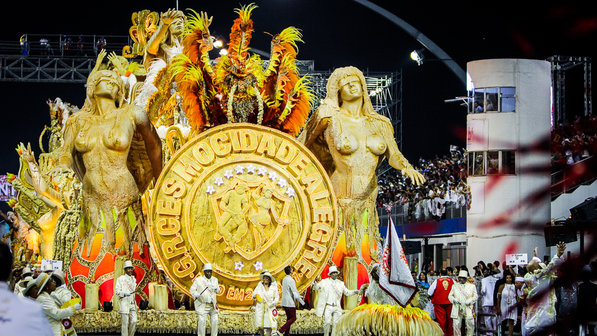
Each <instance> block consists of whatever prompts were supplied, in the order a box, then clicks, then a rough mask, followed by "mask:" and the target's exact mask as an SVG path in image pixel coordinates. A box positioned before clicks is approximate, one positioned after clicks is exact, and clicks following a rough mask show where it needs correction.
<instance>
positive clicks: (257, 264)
mask: <svg viewBox="0 0 597 336" xmlns="http://www.w3.org/2000/svg"><path fill="white" fill-rule="evenodd" d="M253 267H255V270H256V271H261V270H262V269H263V263H262V262H261V261H257V262H256V263H255V264H253Z"/></svg>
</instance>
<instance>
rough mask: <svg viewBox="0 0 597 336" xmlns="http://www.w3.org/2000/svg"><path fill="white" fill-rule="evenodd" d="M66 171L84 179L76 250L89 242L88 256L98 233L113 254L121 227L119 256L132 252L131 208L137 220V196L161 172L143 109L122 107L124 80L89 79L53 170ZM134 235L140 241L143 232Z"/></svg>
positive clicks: (109, 75)
mask: <svg viewBox="0 0 597 336" xmlns="http://www.w3.org/2000/svg"><path fill="white" fill-rule="evenodd" d="M67 169H72V170H74V171H75V173H76V174H77V176H78V177H79V179H80V180H81V181H82V196H83V223H82V225H81V226H80V227H79V246H80V247H81V248H82V247H83V246H84V245H85V243H87V255H89V253H90V250H91V247H92V245H93V244H92V243H93V240H94V238H95V235H96V233H100V232H101V231H102V230H103V231H104V232H103V234H104V236H103V239H102V249H103V248H105V249H106V251H110V252H113V251H115V249H116V246H115V232H116V230H117V229H118V228H119V227H122V232H123V236H124V237H123V239H122V242H123V243H122V245H121V246H120V252H121V253H122V254H127V255H128V254H130V253H132V251H131V247H132V244H133V238H134V237H133V236H132V234H133V233H132V232H130V231H131V230H130V228H131V225H130V223H129V218H130V214H129V210H131V211H132V212H133V216H135V217H136V219H137V220H141V211H140V207H139V200H140V194H141V193H142V192H143V191H144V190H145V189H146V188H147V185H148V184H149V182H150V181H151V179H152V178H154V177H155V178H157V177H158V176H159V174H160V171H161V145H160V139H159V137H158V135H157V133H156V131H155V129H154V127H153V125H152V124H151V123H150V121H149V119H148V117H147V114H146V112H145V110H143V109H142V108H140V107H137V106H133V105H129V104H126V103H125V101H124V86H123V83H122V80H121V78H120V76H119V75H118V74H117V73H116V72H114V71H109V70H100V71H96V72H94V73H92V74H91V75H90V77H89V79H88V80H87V98H86V100H85V104H84V105H83V108H82V109H81V110H80V111H79V112H77V113H75V114H74V115H72V116H71V117H70V118H69V119H68V121H67V124H66V126H65V131H64V145H63V146H62V148H61V151H60V153H59V158H58V165H57V167H56V169H55V172H56V171H58V172H59V171H64V170H67ZM102 227H103V228H104V229H100V228H102ZM136 228H139V225H137V226H136ZM136 234H137V235H139V238H138V239H139V242H140V243H144V242H145V235H144V232H143V231H142V230H140V231H138V232H137V233H136Z"/></svg>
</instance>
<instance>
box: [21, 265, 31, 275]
mask: <svg viewBox="0 0 597 336" xmlns="http://www.w3.org/2000/svg"><path fill="white" fill-rule="evenodd" d="M25 274H33V272H32V271H31V268H29V266H25V268H23V273H22V275H25Z"/></svg>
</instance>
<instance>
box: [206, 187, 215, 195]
mask: <svg viewBox="0 0 597 336" xmlns="http://www.w3.org/2000/svg"><path fill="white" fill-rule="evenodd" d="M205 192H206V193H208V194H210V195H211V194H213V193H215V192H216V189H215V188H214V186H207V189H205Z"/></svg>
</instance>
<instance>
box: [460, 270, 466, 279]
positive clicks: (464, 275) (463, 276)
mask: <svg viewBox="0 0 597 336" xmlns="http://www.w3.org/2000/svg"><path fill="white" fill-rule="evenodd" d="M458 277H459V278H468V272H467V271H465V270H460V272H458Z"/></svg>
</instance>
